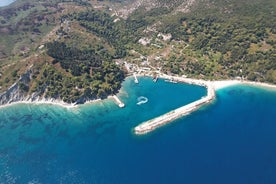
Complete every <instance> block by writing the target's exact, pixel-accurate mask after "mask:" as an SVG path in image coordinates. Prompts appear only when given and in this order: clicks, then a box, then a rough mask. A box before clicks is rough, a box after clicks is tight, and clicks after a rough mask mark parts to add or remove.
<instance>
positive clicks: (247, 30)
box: [0, 0, 276, 102]
mask: <svg viewBox="0 0 276 184" xmlns="http://www.w3.org/2000/svg"><path fill="white" fill-rule="evenodd" d="M275 9H276V2H275V1H274V0H265V1H261V0H244V1H238V0H229V1H227V2H226V1H223V0H175V1H167V0H144V1H135V0H131V1H110V0H103V1H94V0H91V1H89V0H85V1H84V0H74V1H65V0H63V1H61V0H47V1H43V2H40V1H34V2H33V1H23V0H18V3H16V4H14V5H13V6H10V7H5V8H1V9H0V34H1V37H0V64H1V68H0V72H1V77H0V86H1V89H0V90H1V92H3V91H5V90H6V89H7V88H8V87H9V86H11V85H12V84H13V83H14V82H16V81H17V80H18V78H19V77H20V76H21V75H22V74H23V73H24V72H26V70H27V69H28V68H30V67H31V71H32V79H31V81H30V82H29V83H28V84H24V85H23V84H21V88H22V91H23V92H24V93H25V94H26V95H28V94H29V95H30V94H32V93H34V92H39V93H40V96H41V97H48V98H50V97H51V98H60V99H62V100H64V101H66V102H84V101H85V100H87V99H94V98H104V97H106V96H107V95H109V94H113V93H116V92H117V91H118V89H119V88H120V84H121V82H122V80H123V79H124V72H123V68H122V66H120V65H118V63H117V64H115V60H116V59H122V60H123V61H127V62H129V63H133V64H134V65H138V66H148V65H150V67H151V68H156V69H159V70H161V71H162V72H165V73H169V74H178V75H186V76H188V77H194V78H203V79H211V80H215V79H232V78H237V77H238V78H243V79H248V80H253V81H261V82H270V83H274V84H276V64H275V63H276V18H275V17H276V15H275V14H276V12H275ZM126 15H127V16H126ZM121 63H122V62H121Z"/></svg>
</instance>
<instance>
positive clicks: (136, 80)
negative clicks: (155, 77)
mask: <svg viewBox="0 0 276 184" xmlns="http://www.w3.org/2000/svg"><path fill="white" fill-rule="evenodd" d="M133 76H134V82H135V83H136V84H138V83H139V81H138V79H137V76H136V73H133Z"/></svg>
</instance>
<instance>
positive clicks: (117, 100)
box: [110, 95, 125, 108]
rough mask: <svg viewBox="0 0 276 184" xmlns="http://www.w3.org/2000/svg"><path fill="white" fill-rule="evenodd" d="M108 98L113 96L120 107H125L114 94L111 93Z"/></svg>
mask: <svg viewBox="0 0 276 184" xmlns="http://www.w3.org/2000/svg"><path fill="white" fill-rule="evenodd" d="M110 98H113V99H114V100H115V102H116V103H117V104H118V106H119V107H120V108H123V107H125V104H124V103H123V102H122V101H121V100H120V99H119V98H118V97H117V96H116V95H112V96H110Z"/></svg>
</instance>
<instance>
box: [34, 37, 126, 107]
mask: <svg viewBox="0 0 276 184" xmlns="http://www.w3.org/2000/svg"><path fill="white" fill-rule="evenodd" d="M47 48H48V51H47V54H48V55H50V56H51V57H53V58H54V61H53V64H57V63H60V66H61V67H62V68H63V69H65V70H66V71H67V72H68V74H72V76H71V75H68V74H66V73H62V72H60V71H59V70H57V69H56V68H55V67H54V65H46V66H45V67H44V69H43V71H42V75H41V78H40V81H39V83H38V85H37V91H40V92H41V94H44V93H45V94H46V97H50V98H61V99H63V100H64V101H65V102H70V103H73V102H77V103H82V102H84V101H85V100H87V99H95V98H105V97H107V96H108V95H110V94H114V93H116V92H118V90H119V89H120V87H121V82H122V81H123V80H124V73H123V71H122V70H121V69H120V68H119V67H118V66H117V65H116V64H115V63H114V62H112V61H110V60H106V61H104V60H102V58H101V56H100V55H98V54H97V53H96V52H95V50H81V49H79V48H73V47H70V46H68V45H66V44H65V43H60V42H53V43H48V44H47Z"/></svg>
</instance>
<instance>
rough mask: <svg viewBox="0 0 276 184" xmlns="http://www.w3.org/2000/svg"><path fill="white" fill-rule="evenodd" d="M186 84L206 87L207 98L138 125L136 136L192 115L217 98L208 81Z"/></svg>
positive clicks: (135, 130)
mask: <svg viewBox="0 0 276 184" xmlns="http://www.w3.org/2000/svg"><path fill="white" fill-rule="evenodd" d="M178 79H181V80H178V81H180V82H184V81H183V78H178ZM175 80H177V79H175ZM185 82H188V83H192V84H196V85H202V86H205V87H206V88H207V96H205V97H203V98H201V99H199V100H197V101H195V102H192V103H190V104H187V105H185V106H182V107H180V108H177V109H175V110H172V111H170V112H168V113H166V114H164V115H161V116H159V117H156V118H154V119H151V120H149V121H146V122H143V123H141V124H140V125H138V126H137V127H135V128H134V132H135V134H138V135H141V134H146V133H148V132H151V131H153V130H155V129H156V128H158V127H160V126H162V125H164V124H167V123H169V122H172V121H174V120H176V119H178V118H180V117H182V116H185V115H187V114H190V113H191V112H193V111H195V110H196V109H198V108H200V107H201V106H202V105H204V104H207V103H210V102H211V101H212V100H213V99H214V98H215V90H214V88H213V86H212V85H211V83H208V82H206V81H205V82H203V81H201V80H191V81H190V80H189V81H185Z"/></svg>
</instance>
